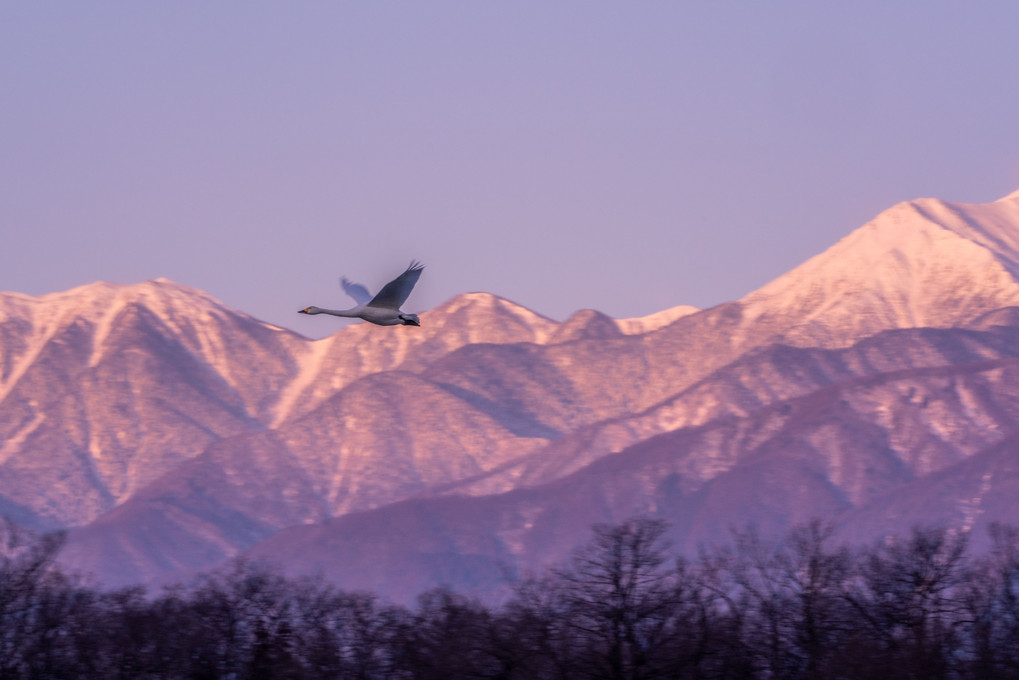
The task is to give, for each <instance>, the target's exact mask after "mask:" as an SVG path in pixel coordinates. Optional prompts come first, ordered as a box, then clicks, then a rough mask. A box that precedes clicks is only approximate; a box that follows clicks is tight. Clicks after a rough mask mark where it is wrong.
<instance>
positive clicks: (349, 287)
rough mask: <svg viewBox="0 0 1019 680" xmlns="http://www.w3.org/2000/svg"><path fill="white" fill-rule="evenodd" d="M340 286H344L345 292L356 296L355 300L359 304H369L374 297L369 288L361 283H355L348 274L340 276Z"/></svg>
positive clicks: (353, 296)
mask: <svg viewBox="0 0 1019 680" xmlns="http://www.w3.org/2000/svg"><path fill="white" fill-rule="evenodd" d="M340 286H342V287H343V292H344V293H346V294H347V295H349V296H350V297H352V298H354V302H356V303H357V304H359V305H364V304H368V301H369V300H371V299H372V294H371V293H369V292H368V289H367V288H365V287H364V286H362V285H361V284H360V283H354V282H353V281H351V280H350V279H348V278H347V277H346V276H343V277H341V278H340Z"/></svg>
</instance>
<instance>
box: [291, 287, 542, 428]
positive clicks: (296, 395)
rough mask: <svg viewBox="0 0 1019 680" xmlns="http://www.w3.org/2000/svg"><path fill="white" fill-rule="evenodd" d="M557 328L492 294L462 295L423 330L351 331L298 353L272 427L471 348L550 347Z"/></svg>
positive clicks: (430, 316)
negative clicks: (384, 376) (372, 378)
mask: <svg viewBox="0 0 1019 680" xmlns="http://www.w3.org/2000/svg"><path fill="white" fill-rule="evenodd" d="M323 322H325V323H328V322H329V320H328V319H323ZM557 326H558V324H557V323H556V322H555V321H552V320H550V319H546V318H545V317H543V316H541V315H539V314H535V313H534V312H532V311H530V310H529V309H526V308H524V307H521V306H520V305H517V304H515V303H513V302H510V301H509V300H505V299H503V298H500V297H498V296H496V295H490V294H488V293H465V294H463V295H458V296H456V297H454V298H452V299H451V300H449V301H447V302H445V303H443V304H442V305H440V306H438V307H436V308H435V309H433V310H430V311H427V312H424V313H422V314H421V326H420V327H413V326H396V327H392V328H389V327H385V328H384V327H379V326H374V325H372V324H368V323H357V324H352V325H349V326H345V327H344V328H343V329H341V330H339V331H337V332H336V333H334V334H333V335H331V336H329V337H327V338H324V339H322V340H319V341H317V342H315V343H312V344H309V345H308V346H306V347H305V348H303V349H301V350H300V351H299V352H298V353H297V355H296V356H297V362H298V370H297V372H296V379H295V380H294V381H293V382H292V383H291V384H289V385H288V386H287V387H286V388H284V389H283V391H282V392H281V396H280V399H279V401H278V402H277V404H276V406H275V410H274V414H273V418H272V420H271V422H272V424H273V425H274V426H278V425H280V424H282V423H283V422H285V421H286V420H287V419H289V418H292V417H298V416H300V415H301V414H303V413H307V412H309V411H311V410H313V409H314V408H316V407H317V406H318V405H319V404H321V403H322V402H324V401H325V400H326V399H328V398H329V397H330V396H331V395H333V394H335V393H337V392H338V391H339V390H341V389H343V388H344V387H346V386H347V385H350V384H351V383H352V382H354V381H355V380H358V379H359V378H362V377H364V376H366V375H369V374H371V373H378V372H380V371H386V370H393V369H397V368H399V369H404V370H412V371H414V370H420V369H422V368H423V367H425V366H427V365H428V364H429V363H431V362H433V361H436V360H438V359H439V358H441V357H443V356H445V355H446V354H448V353H450V352H453V351H455V350H457V349H459V348H460V347H463V346H465V345H471V344H478V343H493V344H512V343H544V342H548V341H549V339H550V338H551V337H552V335H553V333H554V331H555V328H556V327H557ZM309 342H310V341H309Z"/></svg>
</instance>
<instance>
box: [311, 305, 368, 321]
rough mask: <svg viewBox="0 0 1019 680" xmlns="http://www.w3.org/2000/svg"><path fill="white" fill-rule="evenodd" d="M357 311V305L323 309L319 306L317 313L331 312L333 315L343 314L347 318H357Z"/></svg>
mask: <svg viewBox="0 0 1019 680" xmlns="http://www.w3.org/2000/svg"><path fill="white" fill-rule="evenodd" d="M357 311H358V308H357V307H354V308H352V309H323V308H321V307H319V313H320V314H332V315H333V316H345V317H347V318H348V319H356V318H358V316H357Z"/></svg>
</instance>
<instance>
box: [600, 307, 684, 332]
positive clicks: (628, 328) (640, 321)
mask: <svg viewBox="0 0 1019 680" xmlns="http://www.w3.org/2000/svg"><path fill="white" fill-rule="evenodd" d="M699 311H701V310H700V309H698V308H697V307H691V306H690V305H679V306H678V307H670V308H669V309H664V310H662V311H660V312H655V313H654V314H648V315H647V316H638V317H632V318H629V319H616V325H617V326H619V330H621V331H622V332H623V333H626V334H627V335H639V334H641V333H650V332H651V331H656V330H658V329H659V328H662V327H663V326H668V325H669V324H670V323H672V322H673V321H675V320H676V319H681V318H683V317H684V316H689V315H690V314H695V313H697V312H699Z"/></svg>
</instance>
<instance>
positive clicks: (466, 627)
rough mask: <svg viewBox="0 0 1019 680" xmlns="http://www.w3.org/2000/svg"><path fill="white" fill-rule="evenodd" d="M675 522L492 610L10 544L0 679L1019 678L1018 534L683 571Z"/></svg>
mask: <svg viewBox="0 0 1019 680" xmlns="http://www.w3.org/2000/svg"><path fill="white" fill-rule="evenodd" d="M665 530H666V525H665V524H664V523H663V522H661V521H657V520H647V519H634V520H630V521H627V522H624V523H622V524H619V525H612V526H596V527H595V528H594V534H593V537H592V538H591V540H590V542H589V543H588V544H586V545H585V546H584V547H583V548H581V549H580V550H578V551H577V552H576V553H575V554H574V555H573V557H572V559H571V560H570V561H569V562H568V563H567V564H565V565H563V566H562V567H561V568H559V569H555V570H551V571H548V572H547V573H545V574H543V575H541V576H540V577H535V578H531V579H529V580H527V581H526V582H523V583H520V584H518V585H517V586H516V588H515V590H514V591H513V592H512V594H510V595H509V596H508V597H507V599H506V601H505V602H504V603H503V604H501V605H500V606H497V607H486V606H483V605H482V604H480V603H479V602H478V601H476V600H472V599H470V598H466V597H463V596H461V595H458V594H456V593H453V592H450V591H447V590H435V591H432V592H429V593H426V594H425V595H423V596H422V597H421V598H420V599H419V601H418V602H417V604H416V606H414V607H410V608H407V607H401V606H395V605H392V604H387V603H385V602H383V601H381V600H379V599H378V598H376V597H375V596H373V595H371V594H365V593H351V592H344V591H341V590H338V589H336V588H334V587H332V586H330V585H328V584H326V583H324V582H322V581H318V580H311V579H288V578H285V577H283V576H281V575H280V574H279V573H277V572H275V571H273V570H272V569H269V568H266V567H264V566H259V565H256V564H251V563H248V562H235V563H233V564H232V565H231V567H230V568H229V569H225V570H221V571H217V572H214V573H211V574H208V575H206V576H204V577H202V578H200V579H198V580H197V581H196V582H195V583H193V584H191V585H188V586H181V587H177V588H173V589H169V590H166V591H163V592H161V593H159V594H146V593H145V592H144V591H143V590H142V589H127V590H117V591H103V590H99V589H95V588H91V587H88V586H87V585H86V583H85V582H84V581H82V580H81V579H78V578H75V577H72V576H68V575H67V574H64V573H62V572H61V571H60V570H58V569H56V568H55V567H54V564H53V559H54V556H55V555H56V553H57V551H58V550H59V548H60V544H61V539H60V537H59V536H56V535H53V536H45V537H42V538H37V539H32V540H25V539H24V538H23V537H19V536H18V534H17V533H16V532H15V533H11V532H8V536H7V540H6V541H5V543H6V545H5V546H0V547H2V548H3V550H2V551H0V552H2V553H3V556H2V557H0V678H17V679H19V680H20V679H22V678H46V679H53V678H104V679H109V680H114V679H117V678H124V679H128V678H129V679H132V680H135V679H143V678H166V679H171V678H174V679H175V678H233V679H238V680H239V679H248V678H250V679H255V678H280V679H287V678H292V679H295V680H296V679H304V678H364V679H366V678H408V679H411V678H414V679H416V678H421V679H433V678H434V679H440V678H441V679H443V680H446V679H451V678H492V679H495V678H506V679H510V678H521V679H528V680H530V679H541V678H550V679H553V678H554V679H562V680H567V679H571V678H578V679H579V678H613V679H614V678H748V679H749V678H808V679H812V680H813V679H825V678H916V679H923V680H936V679H938V678H960V679H962V678H1019V532H1017V531H1016V530H1014V529H1011V528H1006V527H1002V526H995V527H993V528H992V529H991V543H992V548H991V550H990V551H989V552H987V553H986V554H982V555H980V556H973V555H970V554H969V553H968V552H967V549H966V538H965V536H964V535H960V534H957V533H952V532H950V531H946V530H942V529H916V530H914V531H913V532H912V533H911V534H910V535H908V536H904V537H901V538H900V539H899V540H896V541H887V542H883V543H880V544H878V545H875V546H873V547H870V548H868V549H864V550H855V551H854V550H849V549H846V548H844V547H839V546H836V545H833V543H832V536H831V530H830V529H829V528H826V527H825V526H824V525H822V524H821V523H818V522H814V523H810V524H807V525H805V526H800V527H797V528H795V529H794V530H792V531H791V532H789V534H788V535H787V536H785V537H784V539H783V540H781V541H774V542H771V541H766V540H763V539H761V538H760V537H758V536H757V535H756V534H755V533H754V532H752V531H747V532H744V533H740V534H736V535H735V536H734V537H733V540H732V542H731V544H729V545H728V546H727V547H724V548H720V549H716V550H713V551H709V552H706V553H705V554H703V555H702V556H700V557H699V558H698V559H696V560H678V561H677V560H675V559H673V558H670V557H669V552H668V547H667V545H666V544H665V542H664V541H663V535H664V533H665Z"/></svg>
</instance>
